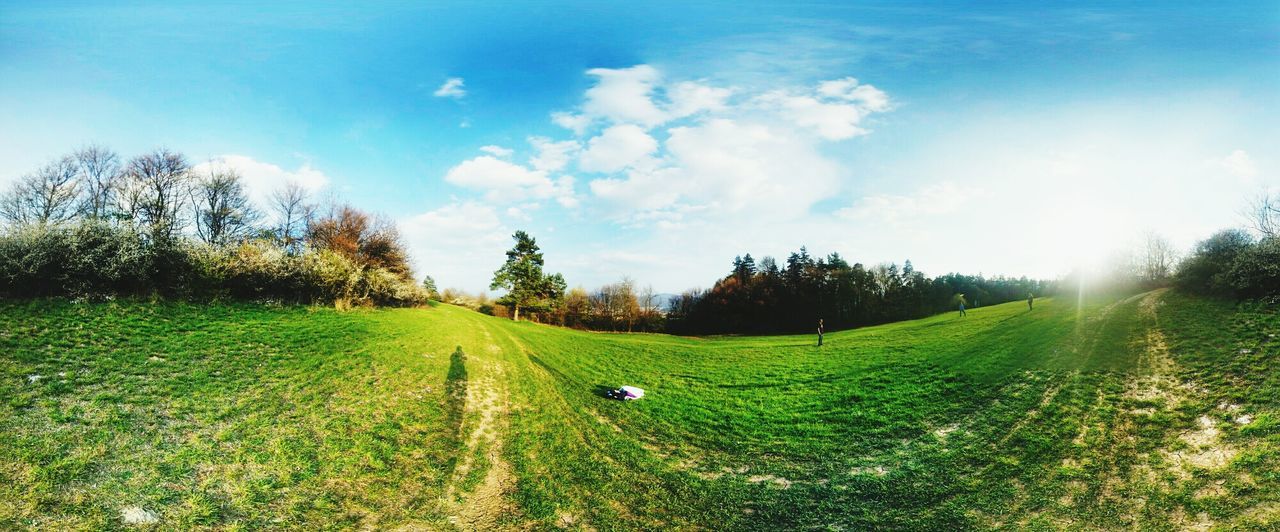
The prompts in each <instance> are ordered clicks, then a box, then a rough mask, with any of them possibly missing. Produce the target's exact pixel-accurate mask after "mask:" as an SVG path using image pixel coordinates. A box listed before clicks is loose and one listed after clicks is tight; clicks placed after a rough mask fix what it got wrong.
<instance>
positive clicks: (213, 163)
mask: <svg viewBox="0 0 1280 532" xmlns="http://www.w3.org/2000/svg"><path fill="white" fill-rule="evenodd" d="M211 167H218V168H228V169H232V170H235V171H236V172H237V173H239V174H240V177H241V178H242V179H243V180H244V185H245V188H246V189H248V193H249V199H251V200H253V202H254V203H255V204H257V205H258V206H259V207H260V208H265V207H267V205H268V199H269V198H270V196H271V193H272V192H274V191H276V190H279V189H280V188H281V187H284V186H285V184H286V183H289V182H294V183H297V184H298V185H300V186H302V187H303V188H305V189H306V190H308V191H310V192H311V193H312V194H315V193H317V192H319V191H321V190H323V189H324V188H325V187H328V186H329V183H330V180H329V177H328V176H326V175H325V174H324V173H323V172H321V171H319V170H316V169H315V168H312V167H311V165H310V164H309V163H303V164H302V165H301V166H299V167H298V168H297V169H295V170H285V169H284V168H281V167H279V166H276V165H274V164H271V163H265V162H262V161H258V160H255V159H253V158H252V157H248V156H245V155H234V154H230V155H221V156H218V157H215V158H213V159H211V160H210V161H207V162H203V163H200V164H198V165H195V166H194V167H193V168H192V170H193V171H195V172H197V173H206V172H208V171H209V170H210V169H211Z"/></svg>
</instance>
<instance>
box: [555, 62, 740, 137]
mask: <svg viewBox="0 0 1280 532" xmlns="http://www.w3.org/2000/svg"><path fill="white" fill-rule="evenodd" d="M587 75H590V76H593V77H595V78H596V84H595V85H593V86H592V87H591V88H590V89H587V91H586V93H584V94H583V102H582V106H581V110H580V112H577V113H571V112H564V111H559V112H554V113H552V114H551V121H552V122H554V123H555V124H557V125H559V126H561V127H563V128H565V129H568V130H570V131H573V132H574V134H575V135H582V134H583V133H585V132H586V130H587V129H588V128H589V127H590V126H591V124H592V123H594V122H597V121H602V122H605V123H610V124H635V125H638V126H643V127H644V129H646V130H648V129H652V128H654V127H656V126H659V125H662V124H665V123H667V122H670V121H672V120H676V119H680V118H685V117H689V116H693V115H697V114H700V113H707V112H717V111H723V110H725V109H727V108H728V100H729V98H730V97H731V96H732V95H733V92H734V91H733V89H729V88H725V87H715V86H711V85H707V84H705V83H701V82H696V81H680V82H676V83H672V84H669V85H668V84H665V83H664V81H663V76H662V73H661V72H659V71H658V69H656V68H654V67H652V66H649V65H636V66H633V67H630V68H618V69H613V68H593V69H591V70H588V71H587Z"/></svg>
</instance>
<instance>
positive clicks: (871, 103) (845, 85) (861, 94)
mask: <svg viewBox="0 0 1280 532" xmlns="http://www.w3.org/2000/svg"><path fill="white" fill-rule="evenodd" d="M818 94H820V95H822V96H825V97H827V98H834V99H840V100H845V101H849V102H857V103H858V104H860V105H862V107H864V108H866V109H867V110H869V111H873V112H884V111H888V110H889V95H888V94H885V93H884V91H881V90H880V89H877V88H875V86H874V85H864V84H860V83H858V80H857V79H856V78H842V79H833V80H829V81H824V82H822V83H819V84H818Z"/></svg>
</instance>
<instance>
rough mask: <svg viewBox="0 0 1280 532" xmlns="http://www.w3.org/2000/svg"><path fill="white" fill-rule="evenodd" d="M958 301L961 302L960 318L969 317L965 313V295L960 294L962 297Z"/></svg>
mask: <svg viewBox="0 0 1280 532" xmlns="http://www.w3.org/2000/svg"><path fill="white" fill-rule="evenodd" d="M957 299H959V300H960V317H961V318H963V317H965V316H968V314H967V313H965V311H964V294H960V297H958V298H957Z"/></svg>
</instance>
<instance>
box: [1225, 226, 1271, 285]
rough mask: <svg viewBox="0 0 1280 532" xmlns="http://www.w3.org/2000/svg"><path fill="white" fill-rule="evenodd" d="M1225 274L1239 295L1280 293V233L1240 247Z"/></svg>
mask: <svg viewBox="0 0 1280 532" xmlns="http://www.w3.org/2000/svg"><path fill="white" fill-rule="evenodd" d="M1224 277H1225V278H1226V279H1227V282H1228V283H1229V284H1230V286H1231V289H1232V290H1234V291H1235V293H1236V295H1239V296H1244V297H1260V296H1267V295H1272V294H1280V237H1270V238H1264V239H1263V240H1262V241H1260V242H1258V243H1257V244H1254V245H1252V246H1250V247H1248V248H1247V249H1245V250H1244V251H1241V252H1240V253H1239V254H1237V255H1236V258H1235V261H1233V262H1232V264H1231V267H1230V269H1228V270H1227V271H1226V273H1225V275H1224Z"/></svg>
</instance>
